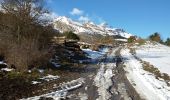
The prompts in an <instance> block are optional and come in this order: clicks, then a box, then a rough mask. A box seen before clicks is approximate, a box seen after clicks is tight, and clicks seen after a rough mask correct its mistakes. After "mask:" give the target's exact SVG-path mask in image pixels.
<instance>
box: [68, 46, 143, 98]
mask: <svg viewBox="0 0 170 100" xmlns="http://www.w3.org/2000/svg"><path fill="white" fill-rule="evenodd" d="M120 50H121V48H112V49H111V50H110V52H108V53H107V55H106V56H105V57H104V58H103V59H102V60H100V61H99V62H98V64H97V65H92V66H91V67H94V68H95V69H96V70H95V71H94V72H92V73H85V74H84V75H83V76H82V77H84V78H85V83H84V85H83V86H82V87H81V88H79V89H77V90H76V91H72V92H70V94H74V96H72V98H70V100H75V98H77V99H76V100H96V99H98V100H141V98H140V96H139V95H138V93H137V92H136V91H135V89H134V88H133V86H132V85H131V84H130V82H129V81H128V79H127V78H126V75H125V73H126V72H125V71H124V69H123V67H124V65H123V60H122V58H121V55H120ZM87 68H88V67H87Z"/></svg>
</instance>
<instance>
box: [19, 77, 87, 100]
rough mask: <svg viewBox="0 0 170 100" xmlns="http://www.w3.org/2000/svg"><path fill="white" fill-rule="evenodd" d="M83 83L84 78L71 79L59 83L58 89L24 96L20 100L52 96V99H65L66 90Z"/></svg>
mask: <svg viewBox="0 0 170 100" xmlns="http://www.w3.org/2000/svg"><path fill="white" fill-rule="evenodd" d="M83 83H84V79H83V78H79V79H77V80H72V81H70V82H67V83H63V84H61V85H60V86H59V87H60V88H61V89H60V90H58V91H55V92H51V93H47V94H43V95H40V96H35V97H30V98H24V99H21V100H39V99H40V98H41V97H47V98H53V99H54V100H61V99H66V96H67V93H68V91H70V90H73V89H76V88H79V87H80V86H82V85H83Z"/></svg>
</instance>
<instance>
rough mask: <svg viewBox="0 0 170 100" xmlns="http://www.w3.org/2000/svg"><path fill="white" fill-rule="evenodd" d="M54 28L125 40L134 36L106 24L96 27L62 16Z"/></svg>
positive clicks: (61, 30) (90, 23)
mask: <svg viewBox="0 0 170 100" xmlns="http://www.w3.org/2000/svg"><path fill="white" fill-rule="evenodd" d="M54 28H55V29H57V30H59V31H60V32H64V31H73V32H74V33H76V34H81V33H83V34H84V33H87V34H94V35H95V34H100V35H104V36H105V35H110V36H120V37H124V38H129V37H130V36H132V35H131V34H129V33H127V32H125V31H124V30H123V29H117V28H110V27H108V26H107V25H105V24H101V25H96V24H94V23H93V22H86V23H83V24H82V23H80V22H77V21H73V20H72V19H70V18H67V17H65V16H60V17H57V18H56V19H55V21H54Z"/></svg>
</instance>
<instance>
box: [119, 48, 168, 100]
mask: <svg viewBox="0 0 170 100" xmlns="http://www.w3.org/2000/svg"><path fill="white" fill-rule="evenodd" d="M144 50H145V49H144ZM144 50H141V52H144V53H145V51H144ZM153 50H155V49H154V48H153ZM159 50H163V49H159ZM129 51H130V50H129V49H122V50H121V55H122V57H123V58H126V59H124V61H125V63H124V65H125V66H126V67H125V68H124V69H125V71H126V75H127V78H128V80H129V81H130V83H131V84H132V85H133V87H134V88H135V89H136V91H137V92H138V93H139V95H140V96H141V97H142V98H143V99H146V100H170V87H169V86H167V84H166V83H165V82H164V81H163V80H158V79H156V78H155V76H154V75H153V74H151V73H149V72H147V71H145V70H143V67H142V64H141V63H140V61H138V60H137V59H136V58H135V57H134V56H133V55H132V54H131V53H129ZM155 51H156V52H158V51H157V49H156V50H155ZM139 52H140V51H138V53H139ZM159 52H161V51H159ZM164 53H165V52H164ZM146 55H147V54H146ZM146 55H145V56H146ZM147 56H149V54H148V55H147ZM140 57H142V56H140ZM145 58H146V57H145ZM151 58H152V57H150V59H151ZM152 59H156V58H154V57H153V58H152ZM147 60H148V59H147ZM159 60H160V58H159ZM159 60H157V62H158V61H159ZM151 61H152V60H151ZM167 62H168V61H167ZM153 63H154V62H153ZM165 65H166V64H165Z"/></svg>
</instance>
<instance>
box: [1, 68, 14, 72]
mask: <svg viewBox="0 0 170 100" xmlns="http://www.w3.org/2000/svg"><path fill="white" fill-rule="evenodd" d="M1 70H2V71H7V72H10V71H12V70H14V69H11V68H2V69H1Z"/></svg>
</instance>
